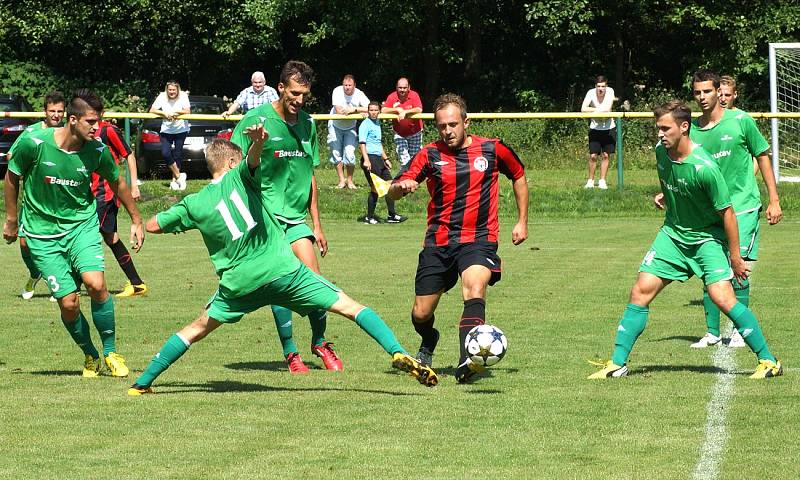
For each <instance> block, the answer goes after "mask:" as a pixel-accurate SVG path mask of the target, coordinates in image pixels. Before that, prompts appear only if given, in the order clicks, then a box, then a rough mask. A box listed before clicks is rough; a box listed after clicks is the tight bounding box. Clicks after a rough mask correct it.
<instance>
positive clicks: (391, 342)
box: [356, 307, 408, 355]
mask: <svg viewBox="0 0 800 480" xmlns="http://www.w3.org/2000/svg"><path fill="white" fill-rule="evenodd" d="M356 325H358V326H359V327H361V330H364V331H365V332H367V334H368V335H369V336H370V337H372V338H373V339H374V340H375V341H376V342H378V343H379V344H380V345H381V347H382V348H383V349H384V350H386V353H388V354H389V355H394V354H395V353H398V352H399V353H408V352H406V351H405V350H404V349H403V347H401V346H400V342H399V341H397V337H395V336H394V332H392V330H391V329H390V328H389V327H388V326H387V325H386V323H384V322H383V320H381V317H379V316H378V314H377V313H375V312H374V311H372V309H371V308H369V307H364V309H363V310H361V311H360V312H358V315H356Z"/></svg>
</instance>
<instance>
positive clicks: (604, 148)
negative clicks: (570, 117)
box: [581, 75, 617, 190]
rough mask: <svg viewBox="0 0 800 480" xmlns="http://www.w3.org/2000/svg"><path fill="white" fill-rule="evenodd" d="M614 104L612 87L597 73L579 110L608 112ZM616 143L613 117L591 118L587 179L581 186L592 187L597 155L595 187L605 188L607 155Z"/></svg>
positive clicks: (611, 151)
mask: <svg viewBox="0 0 800 480" xmlns="http://www.w3.org/2000/svg"><path fill="white" fill-rule="evenodd" d="M613 104H614V89H613V88H611V87H609V86H608V81H607V80H606V77H605V76H603V75H598V76H597V80H596V82H595V87H594V88H592V89H591V90H589V91H588V92H586V97H584V99H583V105H581V112H597V113H601V112H610V111H611V108H612V107H613ZM616 143H617V129H616V124H615V123H614V119H613V118H592V119H590V122H589V179H588V180H586V185H584V187H583V188H594V172H595V170H596V169H597V157H598V155H600V156H601V160H600V180H599V181H598V182H597V188H600V189H602V190H606V189H607V188H608V185H606V173H608V155H609V154H611V153H614V150H615V147H616Z"/></svg>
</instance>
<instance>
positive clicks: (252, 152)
mask: <svg viewBox="0 0 800 480" xmlns="http://www.w3.org/2000/svg"><path fill="white" fill-rule="evenodd" d="M244 133H245V135H247V137H248V138H249V139H250V141H251V142H252V143H251V144H250V148H248V149H247V167H248V168H249V169H250V170H255V169H256V168H258V166H259V165H261V152H262V151H263V150H264V142H266V141H267V138H269V133H267V131H266V130H265V129H264V125H263V124H261V123H259V124H258V125H251V126H249V127H247V128H246V129H245V131H244Z"/></svg>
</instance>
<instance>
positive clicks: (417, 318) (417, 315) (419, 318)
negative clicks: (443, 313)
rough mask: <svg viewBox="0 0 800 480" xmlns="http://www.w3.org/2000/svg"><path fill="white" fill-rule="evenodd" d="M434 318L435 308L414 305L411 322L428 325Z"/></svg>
mask: <svg viewBox="0 0 800 480" xmlns="http://www.w3.org/2000/svg"><path fill="white" fill-rule="evenodd" d="M431 318H433V308H431V307H430V306H428V305H421V304H419V303H414V307H413V308H412V309H411V320H412V321H413V322H414V323H428V322H430V321H431Z"/></svg>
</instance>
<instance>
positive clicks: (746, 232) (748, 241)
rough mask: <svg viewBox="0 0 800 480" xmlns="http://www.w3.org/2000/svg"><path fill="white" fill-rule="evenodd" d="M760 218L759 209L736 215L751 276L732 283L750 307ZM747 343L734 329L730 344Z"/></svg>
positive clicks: (739, 298)
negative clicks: (751, 282) (751, 283)
mask: <svg viewBox="0 0 800 480" xmlns="http://www.w3.org/2000/svg"><path fill="white" fill-rule="evenodd" d="M758 220H759V212H758V210H755V211H752V212H748V213H744V214H741V215H737V216H736V222H737V224H738V225H739V245H740V249H741V254H742V258H744V260H745V262H747V266H748V268H749V269H750V275H751V276H750V277H748V278H746V279H745V280H737V279H734V280H733V281H732V282H731V285H733V293H734V294H736V299H737V300H739V302H740V303H741V304H742V305H744V306H745V307H747V308H750V278H752V275H753V272H754V271H755V266H756V261H757V260H758V246H759V241H760V239H761V228H760V227H759V222H758ZM746 345H747V342H745V341H744V339H743V338H742V336H741V334H740V333H739V331H738V330H734V332H733V334H732V335H731V339H730V342H729V343H728V346H729V347H734V348H740V347H744V346H746Z"/></svg>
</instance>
